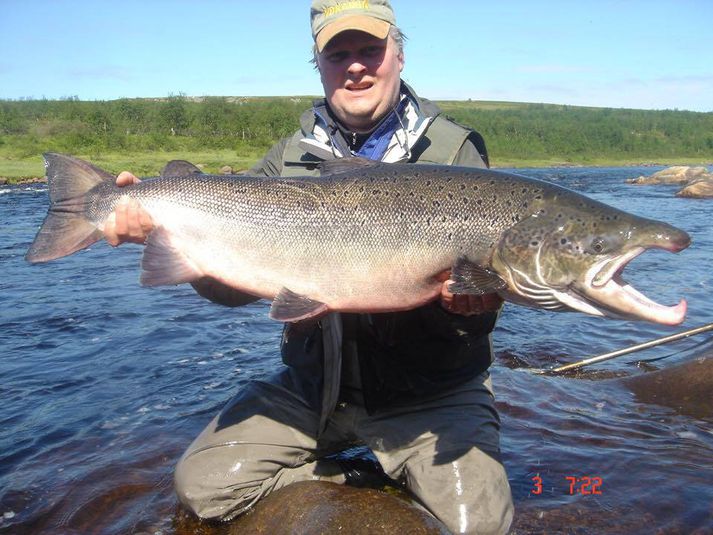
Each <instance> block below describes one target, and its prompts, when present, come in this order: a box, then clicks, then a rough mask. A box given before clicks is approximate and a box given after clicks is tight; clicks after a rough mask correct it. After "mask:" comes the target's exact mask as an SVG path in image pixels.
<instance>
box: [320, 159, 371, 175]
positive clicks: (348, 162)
mask: <svg viewBox="0 0 713 535" xmlns="http://www.w3.org/2000/svg"><path fill="white" fill-rule="evenodd" d="M379 165H382V163H381V162H379V161H376V160H369V159H368V158H362V157H361V156H351V157H349V158H337V159H336V160H327V161H325V162H322V163H320V164H319V172H320V174H321V175H336V174H337V173H346V172H348V171H354V170H356V169H366V168H369V167H376V166H379Z"/></svg>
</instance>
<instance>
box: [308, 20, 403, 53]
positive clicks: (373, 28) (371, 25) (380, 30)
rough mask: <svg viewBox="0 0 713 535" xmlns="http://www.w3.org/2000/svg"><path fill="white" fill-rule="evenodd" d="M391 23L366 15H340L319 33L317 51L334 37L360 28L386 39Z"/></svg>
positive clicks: (362, 30) (316, 40) (316, 41)
mask: <svg viewBox="0 0 713 535" xmlns="http://www.w3.org/2000/svg"><path fill="white" fill-rule="evenodd" d="M389 28H391V24H389V23H388V22H386V21H385V20H380V19H375V18H374V17H367V16H364V15H347V16H345V17H340V18H339V19H337V20H335V21H334V22H332V23H331V24H327V25H326V26H325V27H324V28H322V31H320V32H319V33H318V34H317V38H316V39H315V43H316V44H317V52H322V50H324V47H325V45H326V44H327V43H329V41H331V40H332V38H333V37H334V36H335V35H337V34H339V33H342V32H345V31H347V30H358V31H360V32H366V33H368V34H369V35H373V36H374V37H376V38H378V39H386V36H387V35H389Z"/></svg>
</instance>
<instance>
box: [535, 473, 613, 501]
mask: <svg viewBox="0 0 713 535" xmlns="http://www.w3.org/2000/svg"><path fill="white" fill-rule="evenodd" d="M531 481H532V489H531V490H530V494H534V495H536V496H537V495H539V494H542V492H543V480H542V477H541V476H540V474H537V475H536V476H534V477H533V478H531ZM564 483H565V488H566V490H567V493H568V494H569V495H570V496H574V495H575V494H581V495H582V496H588V495H590V494H597V495H601V494H602V484H603V483H604V481H603V480H602V478H601V477H599V476H564Z"/></svg>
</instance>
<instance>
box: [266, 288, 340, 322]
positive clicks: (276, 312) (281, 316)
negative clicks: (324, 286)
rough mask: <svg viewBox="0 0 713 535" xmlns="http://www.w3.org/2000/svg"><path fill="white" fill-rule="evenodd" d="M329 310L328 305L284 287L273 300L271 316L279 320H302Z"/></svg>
mask: <svg viewBox="0 0 713 535" xmlns="http://www.w3.org/2000/svg"><path fill="white" fill-rule="evenodd" d="M325 312H327V305H325V304H324V303H321V302H320V301H315V300H314V299H310V298H309V297H305V296H304V295H300V294H296V293H295V292H293V291H291V290H288V289H287V288H282V290H280V293H278V294H277V295H276V296H275V299H273V300H272V306H271V307H270V318H272V319H274V320H277V321H289V322H295V321H302V320H306V319H308V318H314V317H315V316H321V315H322V314H324V313H325Z"/></svg>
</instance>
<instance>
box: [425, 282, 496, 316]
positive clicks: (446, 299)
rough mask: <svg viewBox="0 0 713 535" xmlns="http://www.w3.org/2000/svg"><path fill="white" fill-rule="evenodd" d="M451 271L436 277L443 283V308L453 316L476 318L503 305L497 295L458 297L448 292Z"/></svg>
mask: <svg viewBox="0 0 713 535" xmlns="http://www.w3.org/2000/svg"><path fill="white" fill-rule="evenodd" d="M450 275H451V273H450V271H444V272H443V273H441V274H440V275H438V276H437V277H436V279H437V280H439V281H441V282H443V286H441V306H442V307H443V308H445V309H446V310H447V311H448V312H451V313H453V314H461V315H462V316H475V315H476V314H483V313H484V312H495V311H496V310H498V309H499V308H500V306H501V305H502V304H503V299H502V298H501V297H500V296H499V295H498V294H496V293H489V294H484V295H456V294H452V293H451V292H449V291H448V286H449V285H450V284H451V283H452V282H453V281H452V280H450V278H449V277H450Z"/></svg>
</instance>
